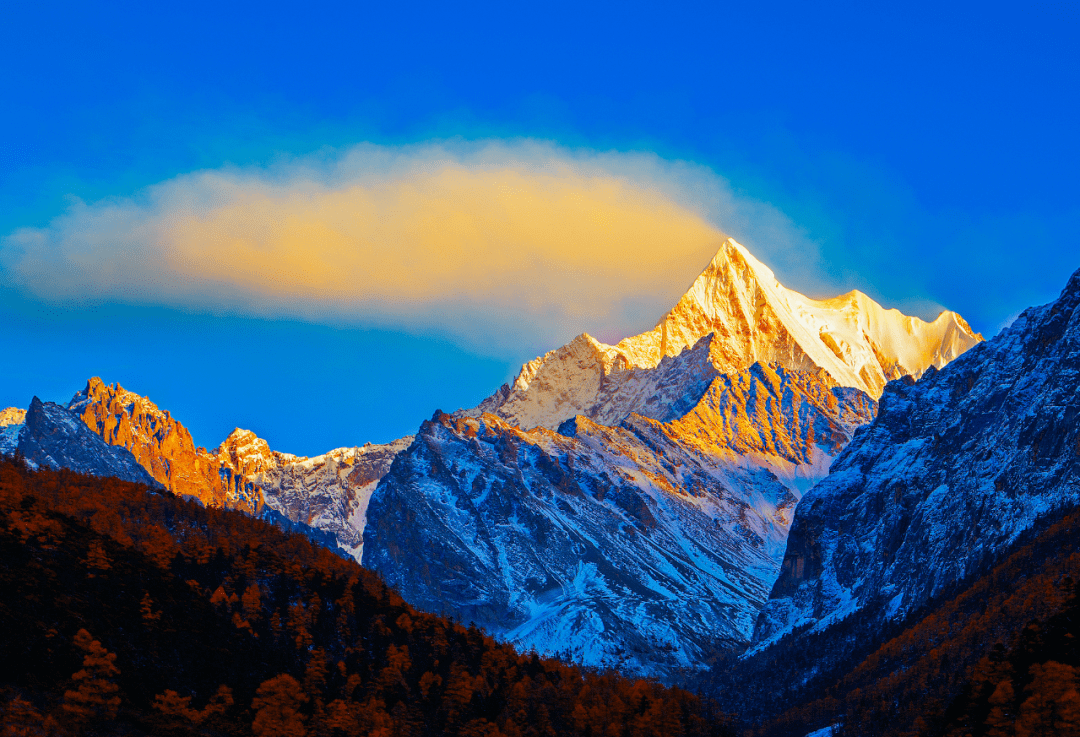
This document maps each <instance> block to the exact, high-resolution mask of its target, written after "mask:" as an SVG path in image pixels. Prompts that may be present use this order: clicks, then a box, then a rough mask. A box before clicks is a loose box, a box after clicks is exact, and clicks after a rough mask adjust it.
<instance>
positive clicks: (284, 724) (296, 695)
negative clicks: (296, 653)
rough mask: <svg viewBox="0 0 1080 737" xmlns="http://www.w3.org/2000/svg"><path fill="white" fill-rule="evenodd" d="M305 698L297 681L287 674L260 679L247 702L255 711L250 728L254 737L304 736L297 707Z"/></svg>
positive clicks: (303, 718) (302, 703) (304, 731)
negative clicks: (258, 684)
mask: <svg viewBox="0 0 1080 737" xmlns="http://www.w3.org/2000/svg"><path fill="white" fill-rule="evenodd" d="M307 700H308V697H307V695H306V694H305V693H304V692H303V691H302V690H301V689H300V684H299V682H297V680H296V679H295V678H293V677H292V676H290V675H289V674H287V673H282V674H281V675H279V676H277V677H276V678H271V679H270V680H268V681H264V682H263V684H262V685H261V686H259V690H258V691H257V692H256V696H255V698H254V700H253V701H252V702H251V708H252V710H253V711H254V712H255V721H254V722H252V724H251V731H252V732H253V733H254V734H255V737H263V736H264V735H265V737H304V735H306V734H307V730H306V729H305V728H304V720H305V716H304V715H303V714H302V713H301V712H300V709H301V707H302V706H303V705H304V703H305V702H307Z"/></svg>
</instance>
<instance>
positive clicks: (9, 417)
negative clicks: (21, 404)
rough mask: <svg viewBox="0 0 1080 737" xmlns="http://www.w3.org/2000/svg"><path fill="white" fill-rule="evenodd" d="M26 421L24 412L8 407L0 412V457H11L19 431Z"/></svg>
mask: <svg viewBox="0 0 1080 737" xmlns="http://www.w3.org/2000/svg"><path fill="white" fill-rule="evenodd" d="M25 421H26V410H24V409H19V408H18V407H8V408H7V409H3V410H0V455H11V454H12V453H14V452H15V448H16V446H18V444H19V431H20V430H22V427H23V423H24V422H25Z"/></svg>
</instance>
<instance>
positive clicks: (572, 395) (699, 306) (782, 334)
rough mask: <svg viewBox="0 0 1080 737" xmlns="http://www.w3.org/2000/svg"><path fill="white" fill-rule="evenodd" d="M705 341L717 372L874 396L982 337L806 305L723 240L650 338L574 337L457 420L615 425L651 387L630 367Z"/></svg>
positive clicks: (880, 311) (860, 300)
mask: <svg viewBox="0 0 1080 737" xmlns="http://www.w3.org/2000/svg"><path fill="white" fill-rule="evenodd" d="M710 334H711V335H713V336H714V339H713V343H712V349H711V351H710V356H709V358H710V362H711V363H712V365H713V366H714V368H715V369H716V371H717V372H719V373H734V372H740V371H744V370H746V369H747V368H749V367H750V366H751V365H753V364H754V363H763V364H775V365H778V366H782V367H784V368H788V369H793V370H796V371H805V370H823V371H824V372H825V374H826V375H827V376H828V380H829V381H830V382H831V383H833V384H834V385H835V386H844V387H852V388H854V389H860V390H862V391H864V392H866V393H867V394H868V395H870V396H871V397H874V398H875V399H876V398H877V397H879V396H881V392H882V390H883V388H884V387H885V384H886V383H887V382H888V381H891V380H892V379H898V378H900V377H902V376H905V375H910V376H913V377H915V378H918V377H919V376H921V375H922V374H923V372H924V371H926V369H927V368H928V367H930V366H933V367H935V368H941V367H942V366H944V365H945V364H947V363H948V362H949V361H951V360H953V359H954V358H956V357H957V356H959V355H960V354H961V353H963V352H964V351H966V350H968V349H969V348H971V347H972V346H973V345H975V344H976V343H978V342H979V341H981V340H982V336H981V335H979V334H978V333H976V332H974V331H973V330H972V329H971V327H970V326H969V325H968V324H967V322H965V321H964V319H963V318H962V317H960V315H958V314H956V313H955V312H949V311H944V312H942V313H941V314H940V315H939V316H938V318H937V319H936V320H934V321H933V322H925V321H923V320H921V319H919V318H917V317H909V316H907V315H904V314H902V313H901V312H900V311H899V310H895V309H891V310H887V309H885V308H884V307H882V306H881V305H879V304H878V303H877V302H875V301H874V300H872V299H870V297H868V296H866V295H865V294H863V293H862V292H858V291H852V292H849V293H847V294H844V295H841V296H839V297H834V298H832V299H826V300H815V299H810V298H809V297H805V296H803V295H802V294H799V293H798V292H795V291H793V290H791V289H788V288H786V287H784V286H783V285H782V284H780V282H778V281H777V280H776V276H775V275H774V274H773V272H772V271H771V270H770V269H769V268H768V267H767V266H765V265H764V264H762V263H761V262H760V261H758V260H757V259H756V258H754V257H753V256H752V255H751V254H750V252H749V251H747V250H746V249H745V248H744V247H743V246H741V245H740V244H738V243H736V242H735V241H734V240H732V239H728V240H727V241H725V242H724V244H723V245H722V246H721V247H720V250H719V251H717V253H716V256H715V257H713V260H712V261H711V262H710V263H709V265H708V267H706V269H705V271H703V272H702V273H701V275H700V276H699V277H698V278H697V280H696V281H695V282H694V284H693V285H692V286H691V287H690V289H689V291H687V292H686V294H684V295H683V297H682V298H681V299H680V300H679V302H678V303H677V304H676V305H675V306H674V307H673V308H672V309H671V311H669V312H668V313H667V314H666V315H664V317H663V318H662V319H661V320H660V321H659V322H658V323H657V325H656V327H654V328H653V329H652V330H649V331H648V332H645V333H642V334H640V335H636V336H633V337H630V338H626V339H624V340H622V341H620V342H619V343H618V344H617V345H614V346H611V345H606V344H604V343H601V342H599V341H597V340H595V339H594V338H592V337H591V336H589V335H588V334H582V335H580V336H578V337H577V338H575V339H574V340H573V341H571V342H570V343H568V344H567V345H565V346H563V347H562V348H558V349H556V350H553V351H550V352H549V353H546V354H544V355H543V356H540V357H539V358H536V359H534V360H532V361H530V362H529V363H526V364H525V365H524V366H522V368H521V371H520V373H519V374H518V376H517V378H516V379H515V380H514V382H513V384H510V385H504V386H503V387H502V388H501V389H500V390H499V391H498V392H496V393H495V394H493V395H492V396H491V397H489V398H487V399H486V400H484V401H483V402H482V403H481V404H480V405H479V406H478V407H476V408H475V409H473V410H469V411H467V412H466V413H465V414H469V415H473V416H478V415H480V414H481V413H483V412H491V413H493V414H495V415H497V416H499V417H500V418H502V419H504V420H507V421H509V422H511V423H513V424H516V425H518V426H520V427H522V428H523V429H529V428H533V427H537V426H543V427H548V428H555V427H558V425H559V423H561V422H563V421H565V420H567V419H569V418H570V417H573V416H575V415H577V414H582V415H585V416H587V417H589V418H590V419H593V420H596V421H599V422H608V423H611V422H616V423H617V422H619V421H621V420H622V419H625V417H627V416H629V414H630V413H631V412H639V413H640V412H642V410H643V409H646V408H645V407H644V405H643V402H644V401H646V400H647V399H649V398H650V397H651V396H652V391H653V389H655V387H651V386H642V385H641V384H640V381H635V379H640V376H635V374H634V373H633V371H632V370H633V369H652V368H656V367H657V366H658V365H659V364H660V363H661V361H662V360H663V359H664V358H665V357H674V356H677V355H679V354H680V353H681V352H682V351H683V350H685V349H687V348H691V347H693V346H694V345H696V344H697V342H698V341H699V340H701V339H702V338H703V337H705V336H707V335H710ZM645 414H648V412H647V410H646V412H645Z"/></svg>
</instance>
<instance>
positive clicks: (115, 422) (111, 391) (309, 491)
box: [68, 377, 412, 558]
mask: <svg viewBox="0 0 1080 737" xmlns="http://www.w3.org/2000/svg"><path fill="white" fill-rule="evenodd" d="M68 408H69V409H70V410H71V411H72V412H73V413H75V414H77V415H78V416H79V417H80V418H81V419H82V420H83V422H84V423H85V424H86V425H87V426H88V427H89V428H90V429H92V430H93V431H94V432H95V433H97V434H98V435H99V436H100V437H101V438H102V439H103V440H105V441H106V442H107V443H109V444H110V445H113V446H120V447H123V448H126V449H127V450H129V451H131V453H132V454H133V455H134V456H135V458H136V459H137V460H138V462H139V463H140V464H141V465H142V466H143V468H145V469H146V470H147V471H148V472H149V473H150V474H151V475H152V476H153V477H154V479H156V480H157V481H158V482H159V483H160V484H161V485H163V486H164V487H165V488H167V489H169V490H170V491H172V492H173V493H175V494H180V495H184V496H190V497H194V498H197V499H199V500H200V501H201V502H203V503H204V504H208V505H212V506H223V507H229V508H232V509H241V510H243V511H246V512H248V513H249V514H262V515H267V514H269V515H270V516H271V517H274V518H275V519H277V518H278V516H280V518H283V519H287V520H288V521H289V522H290V523H292V524H295V525H299V528H300V529H304V528H312V529H314V530H319V531H320V532H321V533H322V536H321V537H320V538H319V539H320V541H324V542H332V544H333V545H334V546H336V547H338V548H340V549H342V550H343V551H345V552H347V553H348V554H350V555H354V556H356V557H357V558H359V557H360V554H361V550H362V547H363V537H362V536H363V530H364V520H365V510H366V508H367V501H368V498H369V497H370V495H371V492H372V491H373V490H374V488H375V484H376V483H377V482H378V480H379V479H380V478H381V477H382V475H383V474H385V473H386V471H387V470H388V469H389V467H390V461H391V460H392V459H393V457H394V455H395V454H396V453H397V452H399V451H400V450H401V449H403V448H404V447H405V446H407V445H408V443H409V441H411V439H412V438H411V437H409V438H403V439H401V440H398V441H395V442H394V443H390V444H387V445H372V444H367V445H364V446H360V447H355V448H338V449H336V450H332V451H330V452H328V453H324V454H322V455H320V456H315V457H313V458H308V457H305V456H295V455H292V454H289V453H280V452H277V451H272V450H270V447H269V446H268V445H267V443H266V441H265V440H263V439H262V438H259V437H258V436H256V435H255V433H253V432H251V431H249V430H241V429H240V428H237V429H236V430H234V431H233V432H232V433H231V434H230V435H229V437H227V438H226V439H225V440H224V442H222V443H221V445H220V446H218V447H217V448H216V449H215V450H213V451H208V450H206V449H205V448H201V447H195V443H194V441H193V440H192V438H191V433H190V432H189V431H188V430H187V428H185V427H184V425H183V424H182V423H180V422H179V421H178V420H176V419H175V418H174V417H173V416H172V415H171V414H170V413H169V411H168V410H162V409H160V408H158V406H157V405H156V404H154V403H153V402H151V401H150V400H149V399H147V398H146V397H143V396H140V395H138V394H136V393H134V392H130V391H127V390H126V389H124V388H123V387H122V386H120V385H119V384H113V385H108V384H105V383H104V382H103V381H102V380H101V379H99V378H97V377H94V378H92V379H90V380H89V381H88V382H87V384H86V387H85V388H84V389H83V390H82V391H80V392H78V393H77V394H76V395H75V396H74V397H73V398H72V400H71V402H70V403H69V405H68Z"/></svg>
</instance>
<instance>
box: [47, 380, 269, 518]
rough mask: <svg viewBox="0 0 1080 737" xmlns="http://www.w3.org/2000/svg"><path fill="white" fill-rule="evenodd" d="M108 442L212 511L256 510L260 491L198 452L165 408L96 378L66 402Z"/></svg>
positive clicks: (211, 456) (201, 450) (171, 487)
mask: <svg viewBox="0 0 1080 737" xmlns="http://www.w3.org/2000/svg"><path fill="white" fill-rule="evenodd" d="M68 409H70V410H71V411H72V412H75V413H76V414H78V416H79V417H80V418H81V419H82V421H83V422H84V423H86V425H87V426H88V427H90V429H92V430H93V431H94V432H96V433H97V434H98V435H99V436H100V437H101V438H102V439H103V440H104V441H105V442H106V443H108V444H109V445H113V446H120V447H123V448H127V449H128V450H129V451H131V453H132V454H133V455H134V456H135V458H136V459H137V460H138V462H139V463H140V464H141V465H142V467H143V468H145V469H146V470H147V471H148V472H149V473H150V475H151V476H153V477H154V478H155V479H156V480H157V481H158V482H159V483H161V485H162V486H164V487H165V488H166V489H168V490H169V491H171V492H173V493H174V494H179V495H181V496H189V497H194V498H196V499H198V500H199V501H201V502H203V503H204V504H207V505H210V506H215V507H228V508H230V509H240V510H243V511H245V512H248V513H249V514H254V513H256V512H257V511H259V508H260V506H261V498H260V495H259V493H258V491H257V490H256V489H255V488H254V487H253V486H252V485H251V484H250V483H249V482H248V481H247V480H246V479H245V478H243V475H242V474H237V473H235V472H234V471H235V469H234V468H233V467H231V466H228V465H224V464H222V463H221V459H220V458H219V457H218V455H217V454H215V453H211V452H208V451H207V450H206V449H205V448H196V447H195V442H194V441H193V440H192V438H191V433H190V432H189V431H188V429H187V428H186V427H184V426H183V424H181V423H180V422H179V421H178V420H176V419H174V418H173V416H172V415H171V414H170V413H169V412H168V410H161V409H158V406H157V405H156V404H154V403H153V402H151V401H150V400H149V399H147V398H146V397H143V396H140V395H138V394H136V393H134V392H129V391H127V390H126V389H124V388H123V387H122V386H120V385H119V384H113V385H111V386H110V385H108V384H106V383H105V382H103V381H102V380H101V379H100V378H98V377H96V376H95V377H93V378H91V379H90V380H89V381H87V382H86V387H85V388H84V389H83V390H82V391H80V392H78V393H77V394H76V395H75V396H74V397H72V399H71V401H70V402H69V403H68Z"/></svg>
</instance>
